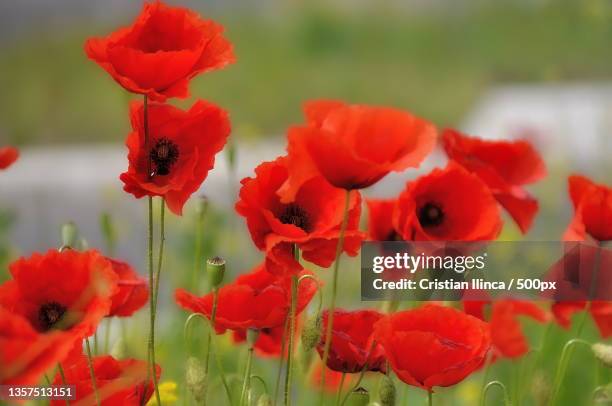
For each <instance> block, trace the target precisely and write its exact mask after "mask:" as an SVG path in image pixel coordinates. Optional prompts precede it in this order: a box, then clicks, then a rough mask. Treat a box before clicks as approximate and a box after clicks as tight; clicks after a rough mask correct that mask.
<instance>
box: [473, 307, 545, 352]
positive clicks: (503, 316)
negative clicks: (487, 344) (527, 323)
mask: <svg viewBox="0 0 612 406" xmlns="http://www.w3.org/2000/svg"><path fill="white" fill-rule="evenodd" d="M486 306H490V314H489V315H488V317H487V316H485V311H484V309H485V307H486ZM463 308H464V310H465V312H466V313H467V314H469V315H472V316H474V317H478V318H479V319H481V320H485V321H486V320H488V321H489V325H490V327H491V341H492V343H493V354H494V355H495V356H498V357H507V358H517V357H521V356H523V355H525V354H527V352H528V351H529V342H528V341H527V338H526V337H525V335H524V334H523V329H522V328H521V324H520V322H519V320H518V316H527V317H530V318H532V319H534V320H536V321H538V322H540V323H546V322H548V321H549V320H550V315H549V313H547V312H546V311H545V310H543V309H542V308H540V307H539V306H538V305H536V304H535V303H533V302H528V301H520V300H512V299H502V300H497V301H494V302H492V301H484V300H482V301H465V302H463Z"/></svg>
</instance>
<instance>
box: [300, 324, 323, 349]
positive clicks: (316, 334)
mask: <svg viewBox="0 0 612 406" xmlns="http://www.w3.org/2000/svg"><path fill="white" fill-rule="evenodd" d="M320 339H321V316H320V315H316V316H315V317H309V318H307V319H306V321H305V322H304V328H302V348H303V349H304V351H305V352H309V351H310V350H312V349H313V348H314V347H315V346H316V345H317V344H319V340H320Z"/></svg>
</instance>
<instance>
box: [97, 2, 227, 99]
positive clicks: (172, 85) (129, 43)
mask: <svg viewBox="0 0 612 406" xmlns="http://www.w3.org/2000/svg"><path fill="white" fill-rule="evenodd" d="M85 52H86V53H87V56H88V57H89V58H90V59H92V60H94V61H95V62H97V63H98V64H99V65H100V66H101V67H102V68H103V69H104V70H106V71H107V72H108V73H109V74H110V75H111V76H112V77H113V79H114V80H115V81H116V82H117V83H119V84H120V85H121V86H123V87H124V88H125V89H126V90H128V91H130V92H132V93H139V94H144V95H146V96H148V97H150V98H151V100H154V101H160V102H163V101H165V100H166V98H168V97H179V98H185V97H187V96H189V90H188V87H189V81H190V80H191V78H193V77H194V76H196V75H197V74H199V73H202V72H206V71H209V70H213V69H219V68H222V67H224V66H225V65H227V64H229V63H233V62H234V61H235V57H234V53H233V47H232V44H231V43H230V42H229V41H228V40H227V39H225V38H224V37H223V27H222V26H221V25H219V24H217V23H215V22H214V21H212V20H203V19H202V18H200V16H199V15H197V14H196V13H195V12H193V11H191V10H188V9H185V8H181V7H169V6H167V5H165V4H164V3H162V2H161V1H155V2H152V3H146V4H145V5H144V7H143V9H142V12H141V13H140V15H139V16H138V17H137V19H136V20H135V21H134V23H133V24H132V25H131V26H130V27H127V28H122V29H119V30H117V31H115V32H114V33H112V34H110V35H109V36H107V37H105V38H91V39H89V40H87V42H86V43H85Z"/></svg>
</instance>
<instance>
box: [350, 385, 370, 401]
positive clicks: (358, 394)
mask: <svg viewBox="0 0 612 406" xmlns="http://www.w3.org/2000/svg"><path fill="white" fill-rule="evenodd" d="M369 403H370V392H368V391H367V389H364V388H362V387H361V386H360V387H359V388H357V389H355V390H354V391H352V392H351V393H350V394H349V395H348V398H347V399H346V403H345V404H346V405H347V406H367V405H368V404H369Z"/></svg>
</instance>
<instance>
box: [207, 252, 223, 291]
mask: <svg viewBox="0 0 612 406" xmlns="http://www.w3.org/2000/svg"><path fill="white" fill-rule="evenodd" d="M206 274H207V275H208V283H209V284H210V286H211V287H212V288H213V289H216V288H218V287H219V285H221V282H223V276H224V274H225V260H224V259H223V258H221V257H214V258H210V259H208V261H206Z"/></svg>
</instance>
